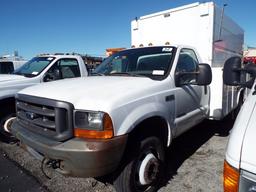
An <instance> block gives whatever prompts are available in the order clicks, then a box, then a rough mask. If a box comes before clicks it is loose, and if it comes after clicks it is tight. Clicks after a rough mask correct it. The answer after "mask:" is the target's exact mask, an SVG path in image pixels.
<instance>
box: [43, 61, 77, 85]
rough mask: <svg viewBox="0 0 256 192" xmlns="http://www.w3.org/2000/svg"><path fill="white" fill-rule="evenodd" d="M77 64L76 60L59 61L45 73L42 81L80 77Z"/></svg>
mask: <svg viewBox="0 0 256 192" xmlns="http://www.w3.org/2000/svg"><path fill="white" fill-rule="evenodd" d="M80 76H81V74H80V70H79V64H78V61H77V60H76V59H69V58H67V59H60V60H58V61H57V62H56V63H54V65H53V66H51V68H50V69H49V70H48V71H47V73H46V75H45V78H44V81H54V80H58V79H65V78H74V77H80Z"/></svg>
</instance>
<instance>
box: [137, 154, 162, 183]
mask: <svg viewBox="0 0 256 192" xmlns="http://www.w3.org/2000/svg"><path fill="white" fill-rule="evenodd" d="M158 172H159V160H158V159H157V158H156V157H155V156H154V154H152V153H149V154H147V155H146V157H145V158H144V159H143V161H142V162H141V164H140V167H139V181H140V184H141V185H148V184H151V183H152V182H153V181H155V180H156V179H157V175H158Z"/></svg>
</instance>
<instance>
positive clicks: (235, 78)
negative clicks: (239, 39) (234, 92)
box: [223, 56, 242, 86]
mask: <svg viewBox="0 0 256 192" xmlns="http://www.w3.org/2000/svg"><path fill="white" fill-rule="evenodd" d="M241 71H242V68H241V58H240V57H236V56H235V57H230V58H229V59H227V60H226V62H225V63H224V69H223V82H224V84H226V85H231V86H237V85H241Z"/></svg>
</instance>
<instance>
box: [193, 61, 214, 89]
mask: <svg viewBox="0 0 256 192" xmlns="http://www.w3.org/2000/svg"><path fill="white" fill-rule="evenodd" d="M211 82H212V69H211V67H210V65H208V64H206V63H201V64H199V73H198V75H197V78H196V84H197V85H210V84H211Z"/></svg>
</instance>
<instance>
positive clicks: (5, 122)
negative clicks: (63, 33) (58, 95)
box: [0, 54, 88, 142]
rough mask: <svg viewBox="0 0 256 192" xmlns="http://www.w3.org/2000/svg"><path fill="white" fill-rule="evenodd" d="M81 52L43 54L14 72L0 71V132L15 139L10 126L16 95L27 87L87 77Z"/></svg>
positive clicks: (4, 139) (10, 139)
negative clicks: (1, 72)
mask: <svg viewBox="0 0 256 192" xmlns="http://www.w3.org/2000/svg"><path fill="white" fill-rule="evenodd" d="M87 74H88V73H87V70H86V66H85V64H84V62H83V60H82V58H81V57H80V56H79V55H62V54H61V55H41V56H37V57H34V58H32V59H31V60H30V61H28V62H27V63H25V64H24V65H22V66H21V67H20V68H18V69H16V70H15V71H14V72H13V73H12V74H0V107H1V111H0V135H1V138H2V140H3V141H7V142H9V141H12V140H13V139H14V138H13V136H12V135H11V134H10V133H9V127H10V125H11V122H12V120H13V119H14V118H15V99H14V97H15V94H16V93H17V92H18V91H20V90H21V89H23V88H25V87H29V86H32V85H36V84H39V83H43V82H49V81H53V80H60V79H66V78H74V77H84V76H87Z"/></svg>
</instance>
